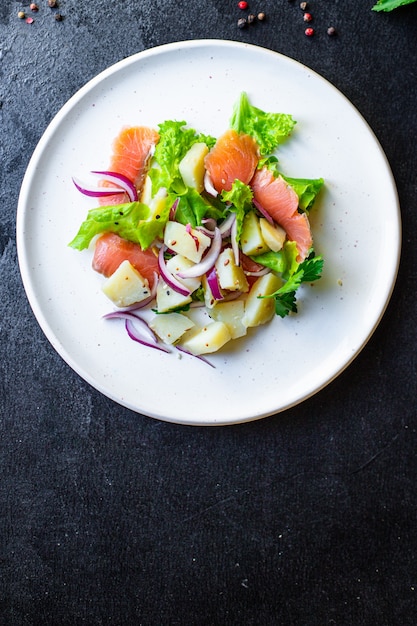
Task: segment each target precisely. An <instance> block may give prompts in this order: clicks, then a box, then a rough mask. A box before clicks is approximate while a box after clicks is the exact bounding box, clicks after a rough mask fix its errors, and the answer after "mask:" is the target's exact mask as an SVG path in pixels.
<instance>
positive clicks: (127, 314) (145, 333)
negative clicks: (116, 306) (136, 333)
mask: <svg viewBox="0 0 417 626" xmlns="http://www.w3.org/2000/svg"><path fill="white" fill-rule="evenodd" d="M103 319H105V320H112V319H115V320H116V319H121V320H130V321H131V322H135V324H136V323H137V324H139V325H140V328H141V330H142V337H143V339H144V340H145V339H146V340H147V341H149V342H151V343H152V342H153V343H156V342H157V339H156V336H155V333H154V332H153V330H151V329H150V328H149V326H148V324H147V323H146V322H145V320H144V319H142V318H141V317H139V315H136V314H135V313H134V312H133V311H111V312H110V313H106V314H105V315H103Z"/></svg>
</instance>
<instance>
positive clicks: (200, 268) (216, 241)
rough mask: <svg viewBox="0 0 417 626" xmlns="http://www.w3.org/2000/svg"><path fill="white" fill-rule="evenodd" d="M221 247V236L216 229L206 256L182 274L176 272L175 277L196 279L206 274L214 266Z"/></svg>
mask: <svg viewBox="0 0 417 626" xmlns="http://www.w3.org/2000/svg"><path fill="white" fill-rule="evenodd" d="M221 247H222V236H221V233H220V230H219V229H218V228H217V227H216V229H215V231H214V236H213V239H212V242H211V246H210V248H209V250H208V252H207V254H206V255H205V256H204V257H203V259H202V260H201V261H200V263H196V264H195V265H193V266H192V267H189V268H187V269H186V270H183V271H182V272H178V274H177V276H179V277H180V278H197V277H198V276H203V275H204V274H207V272H209V271H210V270H211V268H212V267H213V266H214V264H215V262H216V260H217V257H218V256H219V254H220V250H221Z"/></svg>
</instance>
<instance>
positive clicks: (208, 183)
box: [204, 170, 218, 198]
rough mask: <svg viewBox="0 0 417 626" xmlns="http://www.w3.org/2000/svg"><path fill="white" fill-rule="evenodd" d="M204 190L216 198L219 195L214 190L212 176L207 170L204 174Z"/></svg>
mask: <svg viewBox="0 0 417 626" xmlns="http://www.w3.org/2000/svg"><path fill="white" fill-rule="evenodd" d="M204 189H205V190H206V191H207V193H209V194H210V195H211V196H214V198H215V197H216V196H217V195H218V194H217V190H216V189H215V188H214V185H213V181H212V180H211V176H210V174H209V173H208V171H207V170H206V172H205V174H204Z"/></svg>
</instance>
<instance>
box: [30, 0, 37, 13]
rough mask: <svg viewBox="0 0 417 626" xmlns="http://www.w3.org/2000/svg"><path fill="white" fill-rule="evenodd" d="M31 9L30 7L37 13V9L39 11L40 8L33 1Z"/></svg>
mask: <svg viewBox="0 0 417 626" xmlns="http://www.w3.org/2000/svg"><path fill="white" fill-rule="evenodd" d="M29 9H30V10H31V11H33V12H34V13H36V11H38V10H39V7H38V5H37V4H35V3H34V2H32V4H31V5H30V7H29Z"/></svg>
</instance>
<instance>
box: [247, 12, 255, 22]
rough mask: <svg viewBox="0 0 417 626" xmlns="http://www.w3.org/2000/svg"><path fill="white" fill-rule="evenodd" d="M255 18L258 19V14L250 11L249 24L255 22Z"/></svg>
mask: <svg viewBox="0 0 417 626" xmlns="http://www.w3.org/2000/svg"><path fill="white" fill-rule="evenodd" d="M255 20H256V15H254V14H253V13H250V14H249V15H248V17H247V21H248V24H253V22H254V21H255Z"/></svg>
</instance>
